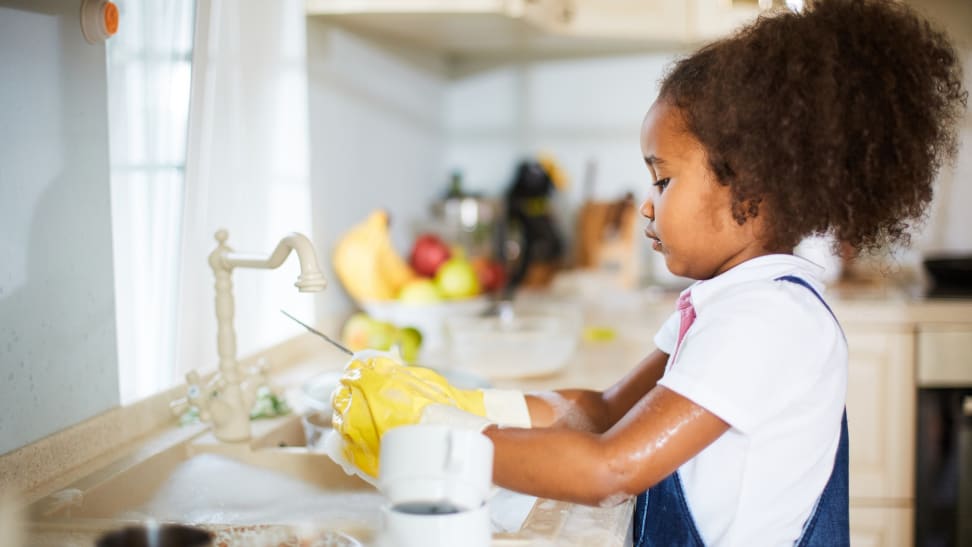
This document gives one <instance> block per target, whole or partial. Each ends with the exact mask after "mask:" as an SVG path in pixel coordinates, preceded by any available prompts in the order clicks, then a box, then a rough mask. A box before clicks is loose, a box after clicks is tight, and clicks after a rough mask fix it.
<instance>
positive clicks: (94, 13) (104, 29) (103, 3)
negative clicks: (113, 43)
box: [81, 0, 118, 44]
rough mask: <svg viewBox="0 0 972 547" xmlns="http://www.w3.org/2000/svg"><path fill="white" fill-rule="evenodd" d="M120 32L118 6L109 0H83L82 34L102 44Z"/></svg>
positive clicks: (87, 39)
mask: <svg viewBox="0 0 972 547" xmlns="http://www.w3.org/2000/svg"><path fill="white" fill-rule="evenodd" d="M116 32H118V6H116V5H115V4H114V3H113V2H110V1H109V0H81V34H83V35H84V39H85V41H87V42H88V43H89V44H100V43H102V42H104V41H105V40H107V39H108V38H111V37H112V36H113V35H114V34H115V33H116Z"/></svg>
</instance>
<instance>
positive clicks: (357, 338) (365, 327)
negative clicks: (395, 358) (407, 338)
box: [341, 313, 398, 351]
mask: <svg viewBox="0 0 972 547" xmlns="http://www.w3.org/2000/svg"><path fill="white" fill-rule="evenodd" d="M397 331H398V328H396V327H395V325H393V324H391V323H387V322H385V321H379V320H377V319H374V318H373V317H371V316H369V315H368V314H366V313H356V314H354V315H352V316H351V317H350V318H348V320H347V322H346V323H345V324H344V328H343V329H341V341H342V342H343V343H344V345H345V346H347V348H348V349H350V350H351V351H360V350H363V349H377V350H387V349H388V348H390V347H391V345H392V342H393V341H394V339H395V334H396V332H397Z"/></svg>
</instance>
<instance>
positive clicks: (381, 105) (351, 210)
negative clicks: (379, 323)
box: [307, 19, 447, 316]
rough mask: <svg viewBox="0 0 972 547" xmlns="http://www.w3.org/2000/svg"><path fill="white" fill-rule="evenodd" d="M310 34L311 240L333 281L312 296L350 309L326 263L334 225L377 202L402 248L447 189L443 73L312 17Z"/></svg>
mask: <svg viewBox="0 0 972 547" xmlns="http://www.w3.org/2000/svg"><path fill="white" fill-rule="evenodd" d="M307 43H308V54H307V62H308V81H309V88H310V92H309V96H308V101H309V107H310V133H311V157H310V165H311V171H310V172H311V194H312V201H313V219H314V243H315V245H316V246H317V248H318V250H319V251H320V252H321V253H322V254H323V255H324V257H322V258H323V260H324V262H326V263H327V270H328V271H326V272H325V275H326V276H327V277H328V280H329V281H330V282H331V284H330V285H329V287H328V288H327V290H326V291H324V292H323V293H322V296H321V300H319V301H318V305H319V306H320V308H319V312H320V314H321V316H333V315H334V314H337V313H341V312H342V311H347V310H348V309H349V308H350V304H349V302H348V300H347V298H346V296H345V295H344V294H343V291H342V289H341V285H340V283H339V282H338V280H337V277H336V276H335V274H334V271H333V269H332V268H331V264H330V256H331V252H332V249H333V246H334V242H335V241H336V239H337V238H338V237H340V235H341V233H342V232H343V231H344V230H346V229H348V228H349V227H350V226H352V225H353V224H355V223H356V222H359V221H360V220H362V219H364V218H365V216H366V215H367V214H368V212H370V211H371V210H373V209H375V208H379V207H383V208H386V209H387V210H388V211H389V212H390V213H391V221H392V235H393V239H394V241H395V243H396V246H397V247H398V248H399V250H400V251H402V252H403V253H404V252H407V251H408V245H409V244H410V242H411V241H412V235H413V234H412V229H413V226H412V225H411V223H412V222H413V221H414V220H415V219H418V218H421V217H424V216H425V215H427V211H428V205H429V203H430V202H431V201H432V200H433V199H434V198H435V197H436V196H437V195H438V194H440V193H441V192H443V191H444V190H445V185H446V182H447V181H446V178H445V174H444V173H443V172H442V171H441V170H440V168H439V166H440V164H441V161H440V158H441V154H442V150H443V146H444V141H443V130H442V116H443V109H442V103H443V101H444V100H445V89H446V85H447V81H446V79H445V78H444V77H443V76H442V67H441V64H440V63H438V62H436V61H435V60H434V59H430V58H417V57H409V58H406V57H404V56H402V55H400V52H396V51H390V50H387V49H385V48H384V47H383V46H381V45H379V44H377V43H374V42H369V41H365V40H362V39H360V38H358V37H356V36H354V35H352V34H349V33H346V32H343V31H340V30H336V29H334V28H332V27H330V26H328V25H327V24H325V23H322V22H320V21H317V20H314V19H308V26H307Z"/></svg>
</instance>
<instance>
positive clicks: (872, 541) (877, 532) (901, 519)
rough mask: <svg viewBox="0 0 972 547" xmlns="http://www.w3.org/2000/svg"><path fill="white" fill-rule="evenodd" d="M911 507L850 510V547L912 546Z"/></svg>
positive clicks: (912, 518) (856, 508) (857, 508)
mask: <svg viewBox="0 0 972 547" xmlns="http://www.w3.org/2000/svg"><path fill="white" fill-rule="evenodd" d="M913 521H914V517H913V513H912V509H911V507H855V506H853V505H852V506H851V510H850V534H851V538H850V539H851V547H905V546H906V545H912V544H913V535H914V531H913V528H912V527H913V526H914V522H913Z"/></svg>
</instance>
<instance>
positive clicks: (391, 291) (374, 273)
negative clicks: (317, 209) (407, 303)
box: [332, 209, 416, 301]
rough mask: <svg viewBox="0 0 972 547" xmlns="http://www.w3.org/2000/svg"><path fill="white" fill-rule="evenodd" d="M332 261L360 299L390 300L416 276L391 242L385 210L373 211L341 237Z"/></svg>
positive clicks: (351, 292)
mask: <svg viewBox="0 0 972 547" xmlns="http://www.w3.org/2000/svg"><path fill="white" fill-rule="evenodd" d="M332 260H333V263H334V271H335V272H336V273H337V275H338V278H339V279H340V280H341V283H342V284H343V285H344V288H345V289H346V290H347V291H348V294H349V295H351V297H352V298H354V299H355V300H358V301H361V300H391V299H393V298H395V297H396V296H397V295H398V291H399V290H400V289H401V288H402V286H403V285H404V284H405V283H407V282H408V281H410V280H411V279H413V278H415V277H416V273H415V271H414V270H412V268H411V267H410V266H409V265H408V263H407V262H405V260H404V259H403V258H402V257H401V255H399V254H398V252H397V251H396V250H395V248H394V246H393V245H392V242H391V237H390V235H389V233H388V213H386V212H385V211H384V210H382V209H378V210H375V211H373V212H372V213H371V214H369V215H368V217H367V218H366V219H365V220H364V221H362V222H360V223H359V224H357V225H355V226H353V227H352V228H351V229H350V230H348V231H347V232H346V233H345V234H344V235H343V236H341V238H340V239H339V240H338V242H337V245H336V246H335V248H334V254H333V256H332Z"/></svg>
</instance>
